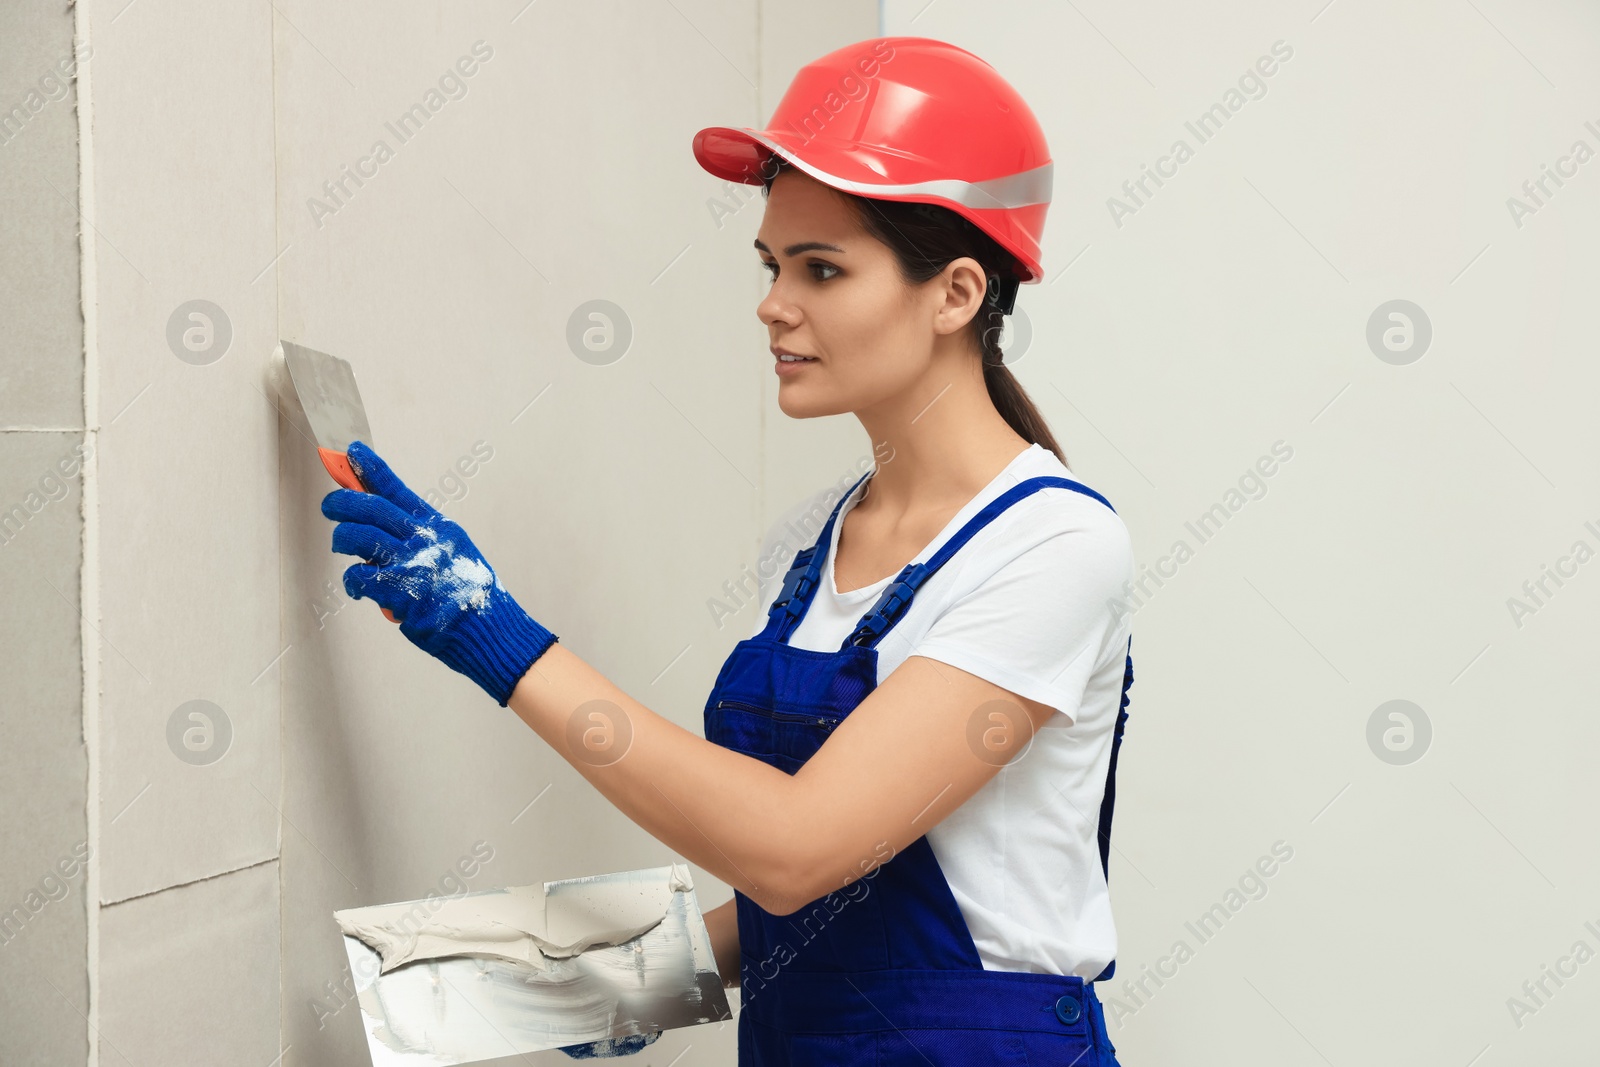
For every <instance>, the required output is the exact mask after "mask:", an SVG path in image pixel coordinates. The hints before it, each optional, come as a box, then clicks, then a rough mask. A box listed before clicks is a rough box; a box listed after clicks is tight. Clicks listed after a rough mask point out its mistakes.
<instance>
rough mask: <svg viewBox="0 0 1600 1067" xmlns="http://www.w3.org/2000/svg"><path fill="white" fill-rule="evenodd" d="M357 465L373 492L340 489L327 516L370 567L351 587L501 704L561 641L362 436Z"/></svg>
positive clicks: (353, 460)
mask: <svg viewBox="0 0 1600 1067" xmlns="http://www.w3.org/2000/svg"><path fill="white" fill-rule="evenodd" d="M348 455H349V457H350V466H351V467H352V468H353V469H354V470H355V472H356V474H357V475H358V476H359V477H360V478H361V484H362V485H365V486H366V487H367V488H368V489H369V490H370V492H367V493H358V492H356V491H354V490H352V489H335V490H334V491H333V492H331V493H329V494H328V495H327V496H326V497H324V498H323V500H322V513H323V514H324V515H326V516H327V517H328V518H330V519H337V520H340V521H339V525H337V526H335V527H334V528H333V550H334V551H335V552H342V553H346V554H349V555H352V556H360V557H362V558H363V559H365V560H366V561H367V562H366V563H356V564H353V565H352V566H351V567H350V568H349V569H347V570H346V571H345V572H344V588H345V592H347V593H349V594H350V595H351V596H352V597H354V598H356V599H358V600H359V599H361V598H362V597H367V598H370V599H372V600H375V601H377V602H378V603H379V604H380V605H381V606H383V607H385V608H387V609H389V611H390V613H391V614H393V615H394V617H395V619H396V620H398V621H399V623H400V632H401V633H403V634H405V635H406V637H407V638H408V639H409V640H410V641H411V643H412V644H414V645H416V646H417V647H418V648H420V649H422V650H423V651H424V652H426V653H428V654H429V655H431V656H433V657H435V658H436V659H438V660H440V661H441V662H443V663H444V665H445V666H447V667H449V668H450V669H451V670H454V671H459V672H460V673H462V674H464V675H466V676H467V677H468V678H471V679H472V680H473V681H474V682H477V683H478V684H479V685H480V686H482V687H483V689H484V692H486V693H488V694H489V695H490V696H492V697H494V698H495V700H497V701H499V702H500V705H501V707H504V706H505V704H506V702H507V701H508V700H510V699H511V691H512V690H513V689H515V688H516V687H517V682H518V681H519V680H520V679H521V678H522V676H523V675H524V674H526V673H527V672H528V668H529V667H530V666H532V665H533V662H534V661H535V660H537V659H538V658H539V657H540V656H542V655H543V654H544V653H545V650H546V649H548V648H549V647H550V646H551V645H553V644H555V642H556V641H557V637H556V635H555V634H553V633H551V632H550V631H549V630H546V629H545V628H544V627H543V626H540V625H539V624H538V623H536V622H534V621H533V619H532V618H531V617H530V616H529V615H528V613H527V612H525V611H523V610H522V608H521V606H520V605H518V604H517V602H516V601H515V600H513V599H511V594H510V593H508V592H506V587H505V586H503V585H501V584H500V579H499V578H498V577H497V576H496V575H495V573H494V571H493V570H491V569H490V568H489V564H488V563H487V562H485V560H484V558H483V554H482V553H481V552H479V551H478V548H477V546H476V545H474V544H473V543H472V540H471V539H470V538H469V537H467V531H465V530H463V529H462V528H461V527H460V526H458V525H456V524H455V523H453V522H451V521H450V520H449V519H447V518H445V517H444V516H443V515H442V514H440V513H439V512H438V511H437V510H435V508H434V507H433V505H431V504H429V503H428V502H427V501H425V500H423V499H422V498H421V497H419V496H417V494H416V493H413V492H412V491H411V490H410V489H408V488H406V485H405V483H404V482H402V481H401V480H400V479H399V478H398V477H397V476H396V475H395V473H394V472H393V471H391V470H390V469H389V466H388V464H386V463H384V462H383V460H382V459H380V458H378V454H377V453H376V452H374V451H372V449H370V448H368V447H367V446H366V445H365V444H363V443H362V442H360V441H357V442H355V443H354V444H352V445H351V446H350V450H349V453H348Z"/></svg>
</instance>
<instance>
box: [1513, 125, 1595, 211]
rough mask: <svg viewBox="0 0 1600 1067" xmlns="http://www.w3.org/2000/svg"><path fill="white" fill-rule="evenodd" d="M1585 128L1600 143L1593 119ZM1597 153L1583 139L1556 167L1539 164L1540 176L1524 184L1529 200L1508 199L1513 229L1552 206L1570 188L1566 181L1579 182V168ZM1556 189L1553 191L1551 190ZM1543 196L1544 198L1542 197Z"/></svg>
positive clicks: (1576, 141) (1560, 158) (1523, 189)
mask: <svg viewBox="0 0 1600 1067" xmlns="http://www.w3.org/2000/svg"><path fill="white" fill-rule="evenodd" d="M1583 128H1584V129H1586V130H1588V131H1589V132H1590V133H1591V134H1593V135H1594V136H1595V137H1596V138H1597V139H1600V126H1596V125H1595V123H1594V120H1593V119H1588V120H1585V121H1584V124H1583ZM1594 155H1595V150H1594V149H1593V148H1590V147H1589V142H1588V141H1585V140H1584V139H1583V138H1582V137H1580V138H1578V139H1577V140H1575V141H1573V142H1572V147H1571V148H1569V149H1568V150H1567V154H1566V155H1564V156H1560V157H1558V158H1557V159H1556V165H1555V166H1554V167H1552V166H1550V164H1548V163H1541V164H1539V172H1540V173H1539V176H1538V177H1537V178H1529V179H1527V180H1526V181H1524V182H1523V183H1522V195H1523V196H1524V197H1526V198H1527V199H1526V200H1524V199H1521V198H1518V197H1515V196H1508V197H1506V210H1507V211H1508V212H1510V213H1511V225H1512V226H1514V227H1516V228H1517V229H1519V230H1520V229H1522V226H1523V220H1524V219H1526V218H1527V217H1528V216H1529V215H1537V214H1538V213H1539V211H1540V209H1541V208H1544V207H1546V206H1548V203H1549V201H1550V199H1551V198H1552V197H1554V196H1555V195H1556V193H1558V192H1560V191H1561V190H1562V189H1564V188H1565V187H1566V184H1567V183H1566V182H1564V181H1562V180H1561V179H1563V178H1576V177H1577V176H1578V168H1579V167H1581V166H1583V165H1584V164H1585V163H1587V162H1589V160H1591V159H1593V158H1594ZM1552 185H1553V186H1555V188H1553V189H1552V188H1551V186H1552ZM1540 194H1543V195H1542V196H1541V195H1540Z"/></svg>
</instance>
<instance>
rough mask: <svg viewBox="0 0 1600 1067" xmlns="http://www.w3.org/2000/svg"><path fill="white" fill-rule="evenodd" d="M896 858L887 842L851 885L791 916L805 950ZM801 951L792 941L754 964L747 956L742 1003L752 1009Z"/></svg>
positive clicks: (860, 865)
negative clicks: (753, 1000)
mask: <svg viewBox="0 0 1600 1067" xmlns="http://www.w3.org/2000/svg"><path fill="white" fill-rule="evenodd" d="M894 858H895V850H894V847H893V846H891V845H890V844H889V842H887V841H879V842H878V843H877V844H876V845H874V846H873V854H872V856H870V857H868V858H867V859H864V860H861V861H860V862H859V863H857V865H856V866H857V868H858V869H859V870H860V871H861V872H862V873H861V876H860V877H859V878H856V879H855V880H853V881H852V882H850V884H849V885H847V886H845V887H844V888H842V889H836V890H834V891H833V892H832V893H829V894H828V895H827V896H823V897H818V898H817V899H816V900H814V901H812V902H811V903H810V904H809V905H807V906H806V907H804V908H802V909H800V910H799V911H796V912H794V913H793V914H792V915H790V916H788V920H789V928H790V929H791V930H793V931H794V932H795V935H796V937H797V938H798V939H799V941H800V944H801V946H802V947H803V946H804V945H808V944H810V943H811V942H813V941H815V940H816V939H817V938H818V937H820V936H822V933H823V932H824V931H825V930H826V929H827V927H828V924H829V923H831V922H832V921H833V920H834V918H835V917H836V916H838V915H839V913H840V912H842V911H843V910H844V909H845V908H847V907H849V906H850V905H851V904H855V905H857V906H858V907H859V905H860V902H861V901H863V900H865V899H866V898H867V895H868V894H869V893H871V892H872V885H871V879H873V878H874V877H876V876H877V874H878V872H879V871H881V870H882V869H883V867H884V864H886V863H888V862H889V861H890V860H892V859H894ZM799 955H800V953H799V949H797V948H796V947H795V946H794V945H793V944H791V943H790V942H788V941H780V942H778V944H777V945H775V946H774V947H773V949H772V951H771V952H770V953H769V954H768V955H767V957H766V958H765V959H761V960H753V959H751V958H750V957H748V956H746V957H745V959H744V961H743V962H742V963H741V965H740V969H739V984H740V993H739V1003H740V1005H741V1006H742V1005H748V1004H749V1003H750V1001H751V1000H752V999H754V998H755V996H756V994H758V993H760V992H761V990H763V989H765V988H766V987H767V983H769V982H772V981H775V980H776V979H777V977H778V974H779V972H781V971H782V970H783V968H784V967H786V966H788V965H789V964H790V963H793V962H794V961H795V960H796V959H798V958H799Z"/></svg>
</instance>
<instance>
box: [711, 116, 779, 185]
mask: <svg viewBox="0 0 1600 1067" xmlns="http://www.w3.org/2000/svg"><path fill="white" fill-rule="evenodd" d="M759 138H760V134H759V131H757V130H752V129H750V128H749V127H743V128H735V127H733V126H707V127H706V128H705V129H703V130H701V131H700V132H699V133H697V134H695V135H694V158H695V159H696V160H697V161H698V162H699V164H700V166H702V167H704V168H705V169H706V170H707V171H709V172H710V173H711V174H714V175H716V176H717V177H718V178H721V179H723V180H724V181H730V182H739V183H741V184H744V185H760V184H761V183H762V179H763V177H764V174H763V171H764V170H765V169H766V167H767V166H768V163H767V161H768V160H770V159H771V158H772V156H773V155H774V152H773V150H772V149H771V148H769V147H767V146H766V145H765V144H763V143H762V142H761V140H760V139H759Z"/></svg>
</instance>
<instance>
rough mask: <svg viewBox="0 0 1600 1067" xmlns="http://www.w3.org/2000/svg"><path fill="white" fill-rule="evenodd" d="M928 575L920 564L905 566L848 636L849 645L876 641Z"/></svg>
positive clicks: (905, 606) (892, 623)
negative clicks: (854, 630)
mask: <svg viewBox="0 0 1600 1067" xmlns="http://www.w3.org/2000/svg"><path fill="white" fill-rule="evenodd" d="M930 573H931V572H930V571H929V570H928V568H926V567H924V566H923V565H922V564H920V563H908V564H906V569H905V570H903V571H901V572H900V576H899V577H898V578H896V579H895V580H894V581H892V582H890V583H889V588H887V589H885V590H884V591H883V595H882V596H880V597H878V602H877V603H876V604H874V605H872V610H871V611H869V612H867V617H866V618H865V619H863V620H862V623H861V625H860V626H859V627H858V628H857V629H856V632H855V633H854V634H852V635H851V636H850V643H851V644H853V645H863V644H866V643H867V642H869V641H876V640H877V639H878V638H879V637H880V636H881V635H882V634H883V633H884V632H885V631H887V630H888V629H889V627H891V626H893V625H894V624H895V622H896V621H897V620H898V619H899V618H900V616H901V615H902V614H903V613H904V612H905V610H906V608H907V607H908V606H909V605H910V604H911V598H912V597H914V596H915V595H916V592H917V589H918V588H919V587H921V585H922V583H923V582H925V581H927V580H928V576H929V574H930Z"/></svg>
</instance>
